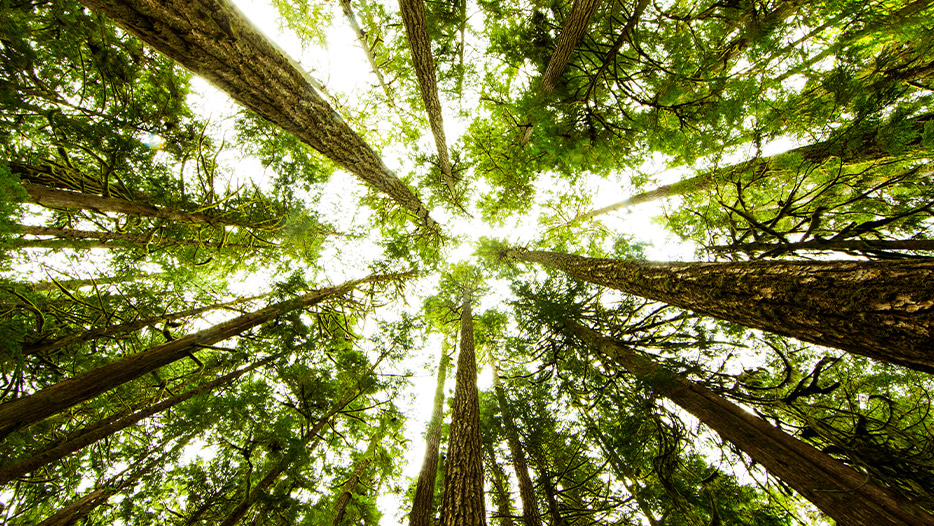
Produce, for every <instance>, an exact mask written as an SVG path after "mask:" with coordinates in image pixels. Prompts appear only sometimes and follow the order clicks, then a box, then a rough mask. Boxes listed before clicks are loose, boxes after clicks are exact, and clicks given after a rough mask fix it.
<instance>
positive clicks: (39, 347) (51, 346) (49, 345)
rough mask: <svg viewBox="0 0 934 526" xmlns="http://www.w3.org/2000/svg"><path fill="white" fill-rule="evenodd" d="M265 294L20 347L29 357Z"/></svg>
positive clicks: (254, 298) (231, 305) (245, 301)
mask: <svg viewBox="0 0 934 526" xmlns="http://www.w3.org/2000/svg"><path fill="white" fill-rule="evenodd" d="M264 296H266V294H263V295H260V296H251V297H249V298H238V299H235V300H232V301H227V302H224V303H215V304H213V305H205V306H204V307H198V308H197V309H189V310H185V311H180V312H172V313H169V314H163V315H162V316H152V317H149V318H143V319H139V320H135V321H131V322H127V323H121V324H119V325H108V326H105V327H95V328H93V329H90V330H86V331H81V332H76V333H72V334H68V335H66V336H62V337H60V338H56V339H54V340H52V341H47V340H45V339H43V340H39V341H35V342H30V343H28V344H25V345H23V346H22V348H23V355H24V356H29V355H31V354H38V353H43V352H51V351H54V350H57V349H61V348H62V347H65V346H68V345H74V344H79V343H87V342H90V341H94V340H97V339H100V338H108V337H111V336H116V335H118V334H124V333H127V332H133V331H138V330H140V329H142V328H144V327H152V326H154V325H157V324H159V323H165V322H171V321H175V320H180V319H183V318H190V317H192V316H197V315H199V314H202V313H205V312H210V311H212V310H219V309H226V308H229V307H233V306H236V305H242V304H244V303H248V302H251V301H255V300H258V299H260V298H263V297H264Z"/></svg>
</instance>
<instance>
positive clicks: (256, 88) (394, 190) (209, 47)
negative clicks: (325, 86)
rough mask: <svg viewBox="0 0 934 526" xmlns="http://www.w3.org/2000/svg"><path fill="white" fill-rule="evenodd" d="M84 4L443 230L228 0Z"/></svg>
mask: <svg viewBox="0 0 934 526" xmlns="http://www.w3.org/2000/svg"><path fill="white" fill-rule="evenodd" d="M82 3H83V4H84V5H86V6H87V7H88V8H90V9H92V10H94V11H99V12H101V13H103V14H106V15H107V16H109V17H110V18H112V19H113V20H114V21H115V22H116V23H117V25H119V26H120V27H122V28H123V29H125V30H127V31H128V32H130V33H131V34H133V35H134V36H136V37H138V38H139V39H140V40H142V41H144V42H146V43H147V44H149V45H150V46H152V47H153V48H155V49H157V50H158V51H160V52H162V53H163V54H165V55H166V56H168V57H169V58H171V59H173V60H175V61H177V62H178V63H180V64H181V65H182V66H184V67H186V68H188V69H189V70H191V71H192V72H194V73H195V74H197V75H200V76H202V77H204V78H205V79H207V80H209V81H210V82H212V83H213V84H214V85H215V86H217V87H218V88H220V89H222V90H223V91H225V92H226V93H227V94H228V95H230V96H231V97H232V98H233V99H234V100H236V101H237V102H239V103H240V104H242V105H243V106H245V107H247V108H249V109H251V110H252V111H254V112H256V113H257V114H259V115H260V116H262V117H263V118H265V119H267V120H269V121H271V122H273V123H274V124H276V125H277V126H279V127H280V128H282V129H283V130H285V131H287V132H289V133H291V134H292V135H294V136H295V137H297V138H298V139H299V140H301V141H302V142H304V143H305V144H307V145H309V146H311V147H312V148H314V149H315V150H318V151H319V152H321V153H322V154H324V156H325V157H327V158H329V159H331V160H332V161H334V162H335V163H336V164H337V165H338V166H341V167H342V168H344V169H346V170H347V171H349V172H350V173H352V174H354V175H356V176H357V177H359V178H360V179H361V180H363V181H364V182H365V183H366V184H368V185H370V186H372V187H373V188H375V189H376V190H378V191H380V192H383V193H385V194H387V195H388V196H389V197H391V198H392V199H393V200H394V201H396V203H398V204H399V205H401V206H402V207H404V208H405V209H407V210H409V211H410V212H411V213H413V214H414V215H415V216H416V217H417V218H418V220H420V221H421V222H422V223H423V224H425V226H427V227H428V228H429V229H431V230H436V229H437V224H436V223H435V222H434V221H433V220H432V219H431V218H430V217H429V216H428V210H427V209H426V208H425V207H424V206H423V205H422V202H421V201H420V200H419V198H418V197H417V196H416V195H415V194H414V193H412V191H411V190H410V189H409V188H408V187H407V186H406V185H405V183H403V182H402V181H401V180H400V179H399V178H398V177H396V176H395V175H394V174H393V173H392V172H391V171H390V170H389V169H388V168H387V167H386V165H385V164H383V161H382V160H381V159H380V158H379V156H378V155H377V154H376V152H375V151H373V149H372V148H371V147H370V146H369V145H368V144H367V143H366V142H364V140H363V139H362V138H361V137H360V136H359V135H357V134H356V133H354V131H353V130H351V129H350V127H349V126H348V125H347V123H346V122H344V120H343V119H341V117H340V116H339V115H338V114H337V113H336V112H335V111H334V110H333V109H332V108H331V107H330V106H329V105H328V103H327V102H326V101H325V100H324V99H323V98H322V97H321V96H320V95H318V93H317V92H316V91H315V90H314V88H313V87H312V86H311V83H310V82H309V81H308V78H307V76H306V74H305V73H304V72H303V71H302V70H301V69H300V68H299V67H298V66H297V65H296V64H295V62H294V61H292V60H291V59H290V58H289V57H287V56H286V55H285V53H283V52H282V50H280V49H279V48H278V47H276V45H275V44H273V43H272V42H270V41H269V40H267V39H266V38H265V37H264V36H263V35H262V34H261V33H260V32H259V30H258V29H256V28H255V27H254V26H253V25H252V24H251V23H250V22H249V20H247V18H246V17H245V16H244V15H243V13H241V12H240V11H239V10H238V9H237V8H236V7H234V6H233V5H232V4H231V3H230V2H229V1H227V0H158V1H157V0H84V1H83V2H82Z"/></svg>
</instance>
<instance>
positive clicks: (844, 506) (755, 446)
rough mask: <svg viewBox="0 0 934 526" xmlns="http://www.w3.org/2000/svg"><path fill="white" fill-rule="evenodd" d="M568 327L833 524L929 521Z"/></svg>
mask: <svg viewBox="0 0 934 526" xmlns="http://www.w3.org/2000/svg"><path fill="white" fill-rule="evenodd" d="M568 328H569V329H570V330H571V331H572V332H573V333H574V334H576V335H577V336H578V337H580V338H581V339H582V340H583V341H584V342H586V343H587V344H588V345H589V346H590V347H592V348H593V349H594V350H596V351H597V352H599V353H600V354H602V355H604V356H606V357H607V358H608V359H609V360H608V361H610V362H612V363H614V364H618V365H619V366H621V367H622V368H624V369H626V370H627V371H629V372H630V373H632V374H634V375H635V376H636V377H638V378H640V379H642V380H644V381H645V383H646V385H649V386H652V388H654V389H655V390H656V392H658V393H659V394H660V395H662V396H664V397H666V398H668V399H669V400H671V401H672V402H674V403H676V404H677V405H679V406H680V407H681V408H683V409H684V410H685V411H687V412H689V413H691V414H692V415H694V416H695V417H697V418H698V419H699V420H700V421H701V422H703V423H704V424H705V425H707V426H708V427H710V428H711V429H713V430H714V431H716V432H717V433H718V434H719V435H720V436H721V437H723V438H724V439H725V440H727V441H729V442H730V443H732V444H733V445H734V446H736V447H737V448H739V449H740V450H742V451H743V452H745V453H746V454H747V455H749V456H750V458H752V460H753V461H755V462H757V463H759V464H761V465H762V466H763V467H765V468H766V469H767V470H769V472H770V473H772V474H773V475H775V476H776V477H778V478H779V479H781V480H782V481H783V482H785V483H786V484H788V485H789V486H790V487H792V488H793V489H794V490H795V491H797V492H798V493H800V494H801V496H803V497H804V498H806V499H807V500H809V501H811V502H812V503H813V504H814V505H815V506H817V507H818V508H819V509H820V510H821V511H823V512H824V513H826V514H827V515H828V516H830V517H831V518H833V519H834V520H835V521H837V523H838V524H873V525H879V526H882V525H902V526H909V525H911V526H921V525H925V524H928V525H934V516H932V515H930V514H929V513H927V512H925V511H924V510H922V509H920V508H917V507H915V506H913V505H912V504H911V503H910V502H908V501H907V500H906V499H904V498H902V497H901V496H899V495H897V494H895V493H894V492H892V491H890V490H888V489H885V488H882V487H880V486H877V485H875V484H873V483H872V482H870V480H869V477H867V476H866V475H864V474H862V473H859V472H857V471H855V470H853V469H851V468H849V467H848V466H846V465H844V464H843V463H842V462H840V461H838V460H836V459H834V458H832V457H830V456H829V455H827V454H825V453H822V452H820V451H819V450H817V449H815V448H813V447H811V446H809V445H807V444H805V443H804V442H801V441H800V440H798V439H796V438H794V437H792V436H791V435H788V434H787V433H785V432H784V431H782V430H780V429H778V428H776V427H773V426H771V425H769V424H768V423H767V422H766V421H765V420H762V419H761V418H758V417H756V416H755V415H753V414H752V413H749V412H748V411H745V410H744V409H742V408H740V407H739V406H737V405H736V404H733V403H732V402H730V401H728V400H726V399H724V398H723V397H721V396H719V395H717V394H716V393H714V392H712V391H710V390H709V389H707V388H705V387H703V386H700V385H697V384H695V383H694V382H691V381H689V380H686V379H684V378H681V377H680V376H677V375H675V374H672V373H670V372H668V371H666V370H665V369H663V368H661V367H659V366H658V365H656V364H655V363H653V362H651V361H650V360H649V359H647V358H644V357H642V356H640V355H639V354H637V353H636V352H635V351H633V350H632V349H629V348H626V347H623V346H621V345H618V344H616V343H615V342H613V341H612V340H610V339H608V338H604V337H602V336H600V335H599V334H597V333H596V332H594V331H593V330H591V329H588V328H586V327H583V326H581V325H578V324H575V323H573V322H572V323H570V324H569V325H568Z"/></svg>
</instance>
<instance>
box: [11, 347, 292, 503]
mask: <svg viewBox="0 0 934 526" xmlns="http://www.w3.org/2000/svg"><path fill="white" fill-rule="evenodd" d="M279 356H280V355H273V356H270V357H268V358H265V359H263V360H261V361H259V362H256V363H255V364H253V365H251V366H249V367H245V368H243V369H240V370H238V371H233V372H231V373H228V374H225V375H223V376H221V377H220V378H217V379H215V380H212V381H210V382H207V383H204V384H201V385H199V386H197V387H195V388H193V389H189V390H188V391H185V392H184V393H181V394H178V395H175V396H172V397H170V398H166V399H165V400H162V401H161V402H158V403H155V404H152V405H150V406H149V407H146V408H145V409H142V410H140V411H137V412H135V413H132V414H129V415H126V416H123V417H122V418H116V419H113V418H107V419H104V420H102V421H100V422H98V423H96V424H92V425H91V426H88V427H86V428H84V429H81V430H79V431H78V432H77V433H73V434H71V435H70V436H69V437H67V439H66V440H65V441H64V442H61V443H59V444H52V445H49V446H46V447H45V448H43V449H41V450H39V451H37V452H36V453H33V455H32V456H30V457H29V458H27V459H25V460H22V461H20V462H17V463H16V464H13V465H11V466H7V467H4V468H2V469H0V486H3V485H4V484H6V483H7V482H10V481H12V480H15V479H17V478H19V477H22V476H23V475H25V474H27V473H32V472H33V471H35V470H37V469H39V468H41V467H42V466H45V465H47V464H50V463H52V462H56V461H58V460H61V459H63V458H65V457H67V456H68V455H70V454H72V453H74V452H75V451H79V450H81V449H83V448H85V447H87V446H90V445H91V444H94V443H95V442H97V441H99V440H102V439H104V438H107V437H109V436H111V435H113V434H114V433H117V432H118V431H121V430H123V429H126V428H128V427H130V426H132V425H135V424H137V423H139V422H140V421H142V420H143V419H146V418H149V417H150V416H153V415H155V414H158V413H161V412H162V411H165V410H166V409H169V408H172V407H175V406H176V405H178V404H180V403H182V402H184V401H186V400H190V399H191V398H194V397H195V396H198V395H201V394H204V393H207V392H210V391H213V390H214V389H215V388H217V387H219V386H221V385H224V384H226V383H229V382H232V381H233V380H235V379H237V378H239V377H240V376H243V375H244V374H246V373H248V372H250V371H252V370H254V369H257V368H259V367H262V366H264V365H266V364H267V363H269V362H271V361H272V360H274V359H276V358H278V357H279Z"/></svg>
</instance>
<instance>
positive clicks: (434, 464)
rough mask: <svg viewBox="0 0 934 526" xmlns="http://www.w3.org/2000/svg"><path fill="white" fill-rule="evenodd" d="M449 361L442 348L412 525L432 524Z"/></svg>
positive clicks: (410, 515)
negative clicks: (445, 383)
mask: <svg viewBox="0 0 934 526" xmlns="http://www.w3.org/2000/svg"><path fill="white" fill-rule="evenodd" d="M449 361H450V356H449V355H448V353H447V352H445V351H444V350H442V351H441V362H440V363H439V364H438V373H437V376H438V386H437V387H436V388H435V399H434V405H433V408H432V411H431V420H430V421H429V422H428V432H427V435H426V437H425V459H424V460H422V469H421V471H419V473H418V482H417V483H416V486H415V496H414V497H413V498H412V511H411V512H410V513H409V525H410V526H429V525H430V524H431V517H432V511H433V510H432V501H433V500H434V493H435V481H436V479H437V478H438V451H439V449H440V447H441V416H442V412H443V410H444V382H445V380H446V379H447V367H448V362H449Z"/></svg>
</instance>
